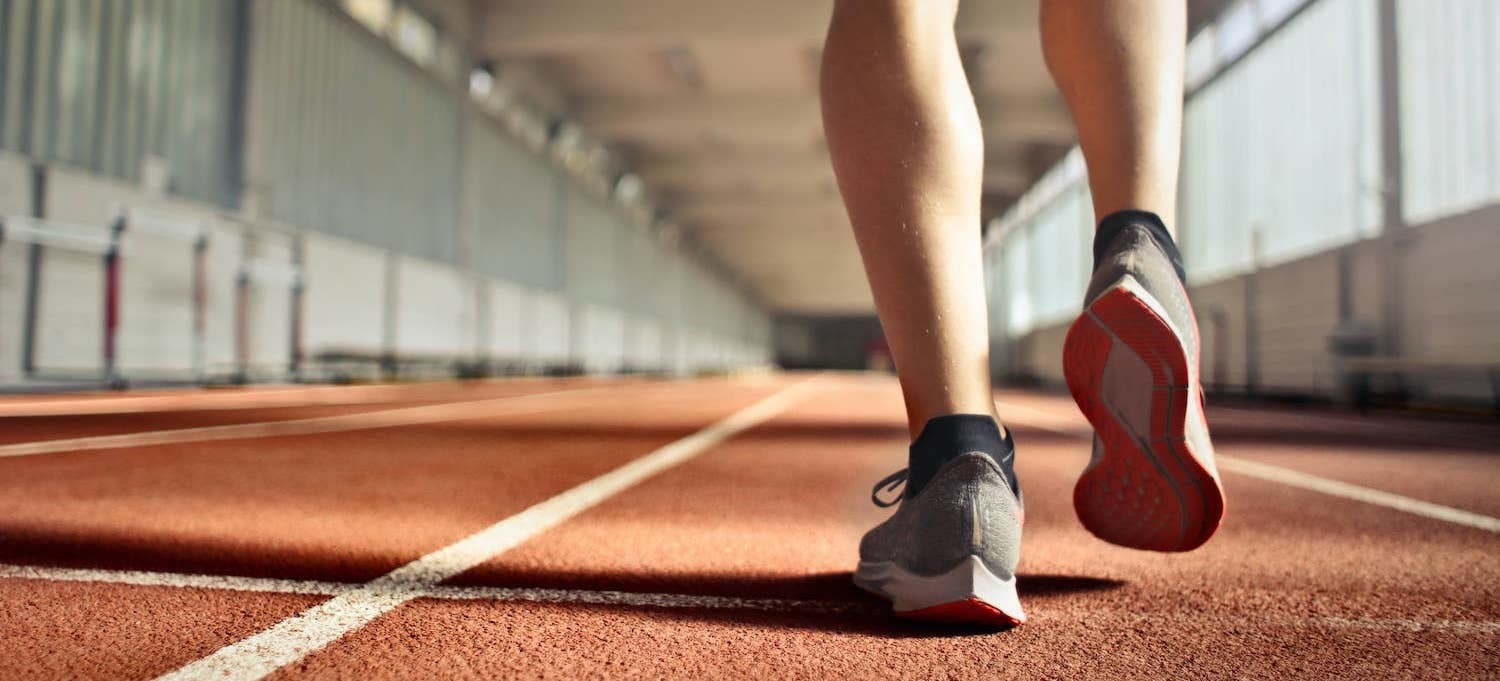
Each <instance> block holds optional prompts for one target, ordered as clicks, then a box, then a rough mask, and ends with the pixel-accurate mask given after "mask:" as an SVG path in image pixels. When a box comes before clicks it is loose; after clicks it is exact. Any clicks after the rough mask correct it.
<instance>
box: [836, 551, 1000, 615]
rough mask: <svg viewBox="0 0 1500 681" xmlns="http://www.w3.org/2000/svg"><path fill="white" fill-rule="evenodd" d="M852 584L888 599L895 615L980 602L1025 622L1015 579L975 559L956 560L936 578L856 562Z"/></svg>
mask: <svg viewBox="0 0 1500 681" xmlns="http://www.w3.org/2000/svg"><path fill="white" fill-rule="evenodd" d="M854 583H855V584H857V585H858V586H859V587H860V588H862V589H864V590H866V591H869V592H871V593H873V594H875V595H877V596H883V597H885V598H888V599H890V601H891V605H892V606H893V607H894V609H895V610H896V612H911V611H914V610H923V609H926V608H930V607H933V606H937V605H944V604H946V603H953V602H957V601H966V600H970V599H975V600H980V601H983V602H985V603H987V604H989V605H991V606H993V607H995V608H997V609H999V610H1000V611H1001V612H1003V613H1005V614H1006V615H1009V616H1011V617H1014V618H1015V619H1016V620H1017V621H1020V620H1023V619H1025V617H1026V616H1025V614H1024V613H1023V612H1022V610H1021V600H1020V598H1019V597H1018V596H1017V594H1016V578H1015V576H1014V575H1012V576H1011V577H1010V578H1009V579H1001V578H999V577H997V576H995V573H993V572H990V569H989V568H987V567H985V565H984V561H982V560H980V559H979V557H978V556H969V557H968V558H966V559H964V560H962V561H959V563H958V565H955V566H954V567H953V569H951V570H949V571H947V572H945V573H942V574H938V575H918V574H913V573H911V572H908V571H906V570H905V569H903V568H902V567H901V566H899V565H896V564H895V563H892V562H890V561H885V562H875V563H867V562H864V561H860V563H859V569H857V570H855V572H854Z"/></svg>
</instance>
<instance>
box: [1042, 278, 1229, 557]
mask: <svg viewBox="0 0 1500 681" xmlns="http://www.w3.org/2000/svg"><path fill="white" fill-rule="evenodd" d="M1143 295H1148V294H1144V293H1143V292H1141V291H1139V290H1138V289H1136V288H1133V287H1130V286H1116V287H1114V288H1111V289H1109V290H1107V291H1105V292H1104V293H1103V294H1101V295H1100V296H1098V297H1097V298H1096V299H1095V300H1094V301H1093V302H1092V303H1091V304H1090V305H1089V307H1088V309H1087V310H1085V312H1084V314H1083V315H1081V316H1079V318H1078V320H1077V321H1075V322H1074V323H1073V326H1072V327H1071V328H1070V329H1069V330H1068V336H1067V340H1066V341H1065V343H1064V347H1063V365H1064V367H1065V370H1064V373H1065V377H1066V379H1067V382H1068V387H1069V390H1070V391H1071V392H1072V394H1073V399H1074V400H1075V401H1076V402H1077V403H1078V406H1079V408H1080V409H1081V410H1082V411H1083V413H1084V415H1085V416H1086V417H1087V418H1088V420H1089V422H1090V423H1091V424H1092V425H1093V426H1094V430H1095V432H1096V433H1097V434H1098V437H1099V442H1100V444H1101V445H1102V452H1101V454H1102V456H1100V457H1099V458H1098V459H1097V460H1096V461H1094V462H1093V463H1092V464H1090V466H1089V468H1087V469H1086V470H1085V471H1084V472H1083V474H1082V476H1080V477H1079V480H1078V483H1077V485H1076V486H1075V487H1074V490H1073V505H1074V508H1075V510H1076V511H1077V512H1078V518H1079V520H1080V521H1082V522H1083V525H1084V527H1086V528H1088V530H1089V531H1090V532H1092V533H1093V534H1094V535H1095V536H1098V537H1099V538H1100V539H1103V540H1105V541H1108V542H1110V543H1113V544H1118V545H1121V546H1126V547H1130V548H1138V549H1147V550H1153V551H1190V550H1192V549H1195V548H1197V547H1199V546H1201V545H1202V544H1203V543H1204V542H1206V541H1208V539H1209V538H1210V537H1211V536H1213V534H1214V532H1215V531H1217V529H1218V527H1219V524H1220V522H1221V520H1222V518H1223V515H1224V493H1223V489H1222V487H1221V486H1220V484H1219V480H1218V476H1217V473H1216V472H1215V471H1214V470H1213V469H1212V467H1211V465H1209V464H1205V461H1206V460H1207V457H1211V456H1212V455H1213V453H1212V452H1211V451H1205V452H1197V451H1194V444H1193V443H1192V442H1191V441H1189V439H1188V438H1187V437H1185V433H1186V432H1187V431H1186V429H1187V427H1188V424H1187V419H1188V418H1189V416H1188V414H1189V404H1188V402H1189V400H1196V399H1199V394H1198V385H1197V380H1196V377H1195V376H1194V374H1192V373H1190V371H1189V359H1188V357H1189V354H1188V350H1187V348H1185V347H1184V346H1183V342H1182V341H1181V340H1180V339H1179V337H1178V335H1177V333H1176V332H1175V331H1174V330H1173V328H1172V326H1171V324H1170V323H1169V322H1167V321H1166V320H1165V319H1164V318H1163V316H1162V315H1161V314H1159V313H1158V312H1157V309H1155V308H1154V307H1153V305H1152V304H1151V303H1150V302H1148V301H1147V300H1146V299H1145V298H1143ZM1158 307H1159V306H1158ZM1116 343H1123V344H1125V346H1127V347H1128V348H1129V350H1130V351H1131V352H1133V353H1135V355H1137V356H1138V357H1139V358H1140V360H1142V361H1144V363H1145V365H1146V366H1147V367H1149V369H1150V372H1151V385H1149V386H1146V385H1142V386H1140V394H1141V395H1142V396H1143V397H1144V396H1149V399H1150V400H1151V409H1150V426H1149V430H1150V432H1149V436H1148V437H1147V438H1146V441H1144V442H1143V441H1142V439H1141V436H1142V435H1145V434H1138V433H1135V432H1134V431H1133V430H1132V429H1131V428H1130V427H1128V426H1127V424H1126V423H1124V422H1123V421H1122V419H1121V417H1120V416H1119V415H1118V414H1117V413H1116V412H1115V411H1114V410H1112V409H1111V407H1110V405H1109V404H1107V403H1106V400H1105V397H1104V384H1105V381H1106V372H1107V371H1108V370H1109V367H1108V366H1107V365H1108V360H1109V357H1110V352H1111V350H1112V349H1113V348H1114V347H1115V344H1116ZM1201 414H1202V411H1201V409H1199V410H1196V418H1202V416H1201Z"/></svg>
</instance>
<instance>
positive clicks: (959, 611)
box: [854, 433, 1026, 627]
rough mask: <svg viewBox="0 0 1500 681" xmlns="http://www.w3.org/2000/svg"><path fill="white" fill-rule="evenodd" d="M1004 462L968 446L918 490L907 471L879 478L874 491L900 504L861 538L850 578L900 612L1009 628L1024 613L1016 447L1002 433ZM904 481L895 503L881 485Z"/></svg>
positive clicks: (877, 501)
mask: <svg viewBox="0 0 1500 681" xmlns="http://www.w3.org/2000/svg"><path fill="white" fill-rule="evenodd" d="M1005 445H1006V448H1007V451H1006V452H1005V453H1004V454H1003V455H1002V460H1001V461H996V460H995V459H994V458H991V457H990V455H989V454H986V453H984V452H977V451H976V452H967V453H964V454H961V455H959V456H957V457H954V458H952V459H951V460H949V461H947V463H945V464H943V465H942V467H941V468H939V469H938V470H937V472H936V474H934V475H933V476H932V478H931V479H930V480H928V481H927V482H926V483H925V484H923V485H922V486H921V488H920V489H913V487H912V486H911V485H910V484H909V483H908V481H907V476H908V472H907V471H906V470H902V471H899V472H897V473H895V474H894V475H891V476H890V477H888V478H886V479H885V480H882V481H881V482H880V483H879V484H878V485H876V487H875V491H874V492H873V493H872V494H871V498H872V499H873V500H874V501H875V504H876V505H878V506H891V505H894V504H895V503H900V506H899V507H897V508H896V512H895V514H894V515H892V516H891V517H890V518H889V519H887V520H886V521H885V522H883V523H881V524H880V525H877V526H876V527H875V528H874V529H872V530H870V531H869V533H867V534H865V536H864V539H863V540H862V541H860V544H859V569H858V570H856V571H855V573H854V583H855V584H857V585H859V586H860V587H861V588H863V589H865V590H866V591H870V592H871V593H874V594H876V595H878V596H882V597H884V598H887V599H889V600H890V601H891V603H892V606H893V607H894V609H895V612H896V614H897V615H899V616H902V617H909V618H915V619H925V620H935V621H943V622H961V623H974V624H982V625H987V626H1001V627H1010V626H1014V625H1017V624H1020V623H1022V622H1024V621H1025V620H1026V615H1025V613H1024V612H1023V611H1022V610H1021V603H1020V601H1019V600H1018V599H1017V596H1016V563H1017V562H1018V561H1019V559H1020V549H1021V522H1022V519H1023V509H1022V503H1021V497H1020V493H1019V487H1017V486H1016V485H1015V476H1014V473H1013V472H1012V471H1013V468H1012V461H1013V460H1014V457H1015V447H1014V445H1013V443H1012V441H1011V439H1010V435H1009V433H1007V434H1006V435H1005ZM903 483H907V486H906V489H905V491H904V492H903V494H902V497H901V499H900V500H899V502H891V503H885V502H882V501H881V499H880V497H879V495H880V493H881V492H882V491H886V492H889V491H893V490H894V489H895V488H897V487H899V486H901V485H902V484H903Z"/></svg>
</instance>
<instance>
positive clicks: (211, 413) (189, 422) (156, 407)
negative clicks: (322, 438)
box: [0, 379, 647, 445]
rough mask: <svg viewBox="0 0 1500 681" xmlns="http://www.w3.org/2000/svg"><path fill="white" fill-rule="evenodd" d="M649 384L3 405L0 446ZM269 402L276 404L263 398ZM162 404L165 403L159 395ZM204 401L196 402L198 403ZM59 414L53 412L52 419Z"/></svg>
mask: <svg viewBox="0 0 1500 681" xmlns="http://www.w3.org/2000/svg"><path fill="white" fill-rule="evenodd" d="M646 383H647V382H646V381H630V380H621V381H613V382H611V381H603V380H590V381H581V380H578V379H555V380H554V379H519V380H506V381H486V382H474V383H450V384H442V385H427V384H415V385H410V386H408V385H399V384H391V385H376V386H353V387H349V388H346V390H348V391H349V393H350V394H349V395H348V396H347V397H345V396H342V395H341V393H340V392H338V391H339V390H340V389H338V388H327V387H323V388H308V389H303V390H293V389H286V390H278V391H274V392H273V391H265V392H264V393H263V392H261V391H250V392H246V393H241V392H239V391H238V390H236V391H234V392H231V393H229V394H223V393H218V392H216V391H200V392H199V393H197V394H194V393H187V394H182V395H173V396H170V397H171V399H161V398H159V397H157V396H151V397H140V398H131V397H115V396H100V397H93V396H90V397H89V398H86V399H80V400H74V401H69V402H68V403H67V404H66V405H65V406H64V408H57V409H53V408H52V407H54V406H55V405H56V404H57V403H56V402H43V403H38V404H24V405H15V406H12V407H10V408H9V409H7V408H6V407H5V406H3V405H0V445H4V444H16V443H25V442H38V441H53V440H62V439H71V438H80V437H94V436H103V435H121V434H130V433H140V432H146V431H156V430H170V429H179V428H202V427H211V426H222V425H234V424H244V423H260V422H271V421H291V420H296V419H305V418H317V417H320V416H334V415H342V414H358V413H369V412H376V411H381V410H388V409H394V408H401V407H413V406H423V405H436V404H450V403H456V402H466V401H475V400H482V399H495V398H501V397H512V396H520V395H530V394H537V393H543V392H557V391H564V390H586V389H590V388H600V387H609V386H613V385H631V384H642V385H644V384H646ZM268 396H269V397H274V398H275V399H273V400H268V399H264V398H265V397H268ZM162 397H166V396H162ZM199 402H201V403H199ZM49 412H58V413H49Z"/></svg>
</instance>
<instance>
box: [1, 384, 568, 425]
mask: <svg viewBox="0 0 1500 681" xmlns="http://www.w3.org/2000/svg"><path fill="white" fill-rule="evenodd" d="M579 380H580V379H578V378H573V377H567V378H531V377H517V378H501V379H491V380H487V381H484V383H486V384H509V385H526V384H532V383H542V382H547V383H558V382H577V381H579ZM435 387H436V388H441V387H443V383H441V382H431V383H402V384H379V385H360V386H294V387H285V388H243V389H212V388H205V389H200V390H197V391H192V392H182V391H173V392H171V393H168V394H164V395H155V394H150V392H149V391H143V392H144V393H145V394H125V395H118V396H116V395H100V396H90V397H77V398H61V399H43V400H34V401H26V400H0V419H6V418H20V417H37V416H98V415H108V414H149V413H154V412H160V411H195V412H196V411H224V410H234V409H247V410H248V409H270V408H277V407H315V406H357V405H361V404H375V403H381V402H390V401H393V400H398V399H429V398H431V397H433V396H434V391H433V390H432V388H435ZM439 399H441V397H440V396H439ZM449 401H453V400H449Z"/></svg>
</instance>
